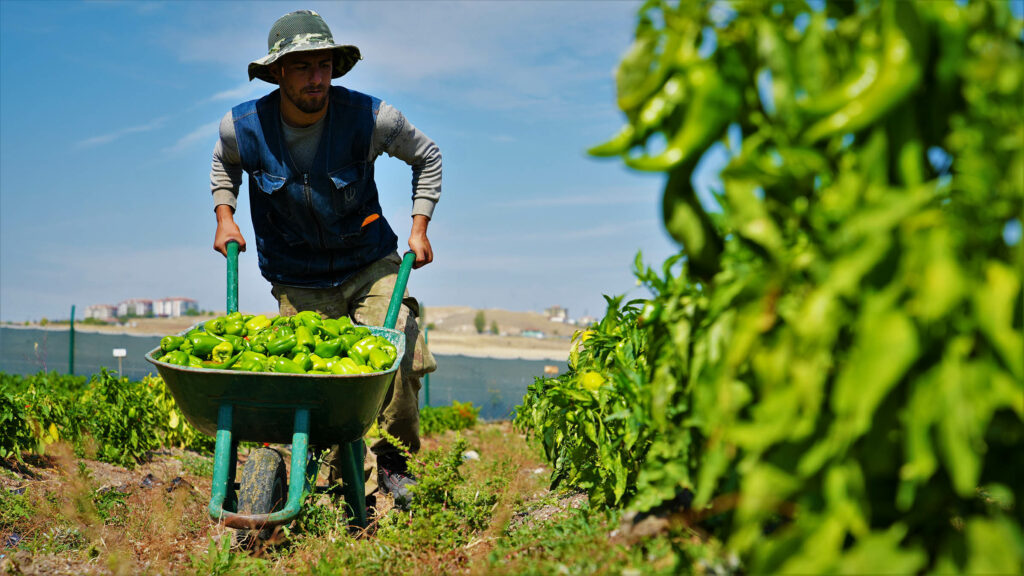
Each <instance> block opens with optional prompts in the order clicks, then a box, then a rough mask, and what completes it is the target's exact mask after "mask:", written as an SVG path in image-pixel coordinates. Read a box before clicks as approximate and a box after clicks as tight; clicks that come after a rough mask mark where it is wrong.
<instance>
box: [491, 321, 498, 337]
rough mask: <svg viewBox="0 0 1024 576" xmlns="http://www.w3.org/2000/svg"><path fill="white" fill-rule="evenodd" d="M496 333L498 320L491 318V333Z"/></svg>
mask: <svg viewBox="0 0 1024 576" xmlns="http://www.w3.org/2000/svg"><path fill="white" fill-rule="evenodd" d="M497 333H498V322H497V321H495V320H491V334H497Z"/></svg>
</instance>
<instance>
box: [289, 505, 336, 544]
mask: <svg viewBox="0 0 1024 576" xmlns="http://www.w3.org/2000/svg"><path fill="white" fill-rule="evenodd" d="M338 504H339V505H338V506H334V505H332V503H331V502H330V499H329V498H327V497H321V498H319V499H317V500H315V501H314V500H313V499H312V498H310V500H308V501H307V502H306V504H305V505H304V506H303V507H302V513H301V514H300V515H299V518H298V520H297V521H296V523H295V527H294V529H295V531H296V532H298V533H301V534H306V535H308V536H310V537H313V538H320V537H323V536H327V535H338V534H343V533H346V531H347V529H348V518H347V517H346V514H345V509H344V507H343V506H342V505H340V504H341V503H340V501H339V502H338Z"/></svg>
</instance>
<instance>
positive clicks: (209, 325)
mask: <svg viewBox="0 0 1024 576" xmlns="http://www.w3.org/2000/svg"><path fill="white" fill-rule="evenodd" d="M203 328H205V329H206V332H207V333H209V334H223V333H224V317H223V316H221V317H219V318H213V319H212V320H207V321H206V322H204V323H203Z"/></svg>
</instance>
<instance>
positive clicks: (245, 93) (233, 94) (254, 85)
mask: <svg viewBox="0 0 1024 576" xmlns="http://www.w3.org/2000/svg"><path fill="white" fill-rule="evenodd" d="M268 86H269V84H267V83H265V82H255V81H253V82H246V83H244V84H240V85H238V86H236V87H234V88H231V89H229V90H224V91H221V92H217V93H216V94H214V95H213V96H210V97H209V98H207V99H206V100H204V101H203V102H218V101H220V100H230V101H233V102H235V101H237V102H242V101H245V100H251V99H252V98H253V97H255V96H257V95H259V96H262V95H263V94H266V93H267V88H268Z"/></svg>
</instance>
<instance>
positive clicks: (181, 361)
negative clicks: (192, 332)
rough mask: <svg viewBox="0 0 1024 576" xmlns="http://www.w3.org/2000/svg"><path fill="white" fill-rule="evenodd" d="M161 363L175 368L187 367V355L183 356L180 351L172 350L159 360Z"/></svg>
mask: <svg viewBox="0 0 1024 576" xmlns="http://www.w3.org/2000/svg"><path fill="white" fill-rule="evenodd" d="M161 361H163V362H167V363H168V364H174V365H175V366H188V354H185V353H184V352H182V351H181V350H174V351H173V352H168V353H167V354H166V355H164V356H163V357H162V358H161Z"/></svg>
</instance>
